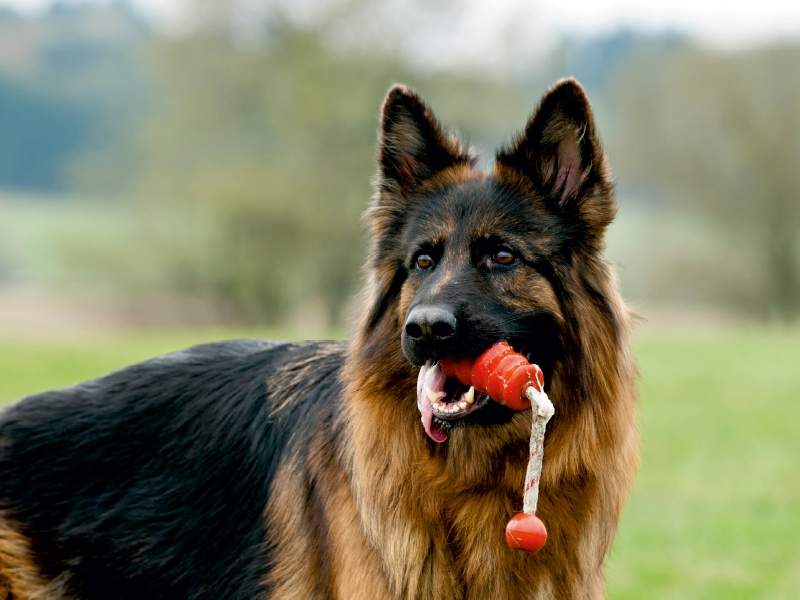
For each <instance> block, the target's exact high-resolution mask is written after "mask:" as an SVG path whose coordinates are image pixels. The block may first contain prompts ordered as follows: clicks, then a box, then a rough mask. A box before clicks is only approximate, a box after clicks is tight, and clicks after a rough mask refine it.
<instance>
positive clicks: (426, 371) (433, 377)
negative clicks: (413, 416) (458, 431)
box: [417, 361, 447, 443]
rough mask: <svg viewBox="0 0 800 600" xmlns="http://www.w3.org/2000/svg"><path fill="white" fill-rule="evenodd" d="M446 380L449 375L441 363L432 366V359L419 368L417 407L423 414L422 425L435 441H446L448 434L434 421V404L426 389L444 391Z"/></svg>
mask: <svg viewBox="0 0 800 600" xmlns="http://www.w3.org/2000/svg"><path fill="white" fill-rule="evenodd" d="M445 381H447V376H446V375H445V374H444V371H442V368H441V367H440V366H439V363H436V364H435V365H433V366H431V361H428V362H426V363H425V364H424V365H423V366H422V368H421V369H420V370H419V378H418V379H417V408H419V412H420V414H421V415H422V426H423V427H424V428H425V433H427V434H428V437H429V438H431V439H432V440H433V441H434V442H438V443H441V442H444V441H445V440H446V439H447V434H446V433H445V432H444V431H442V430H441V429H439V427H438V426H437V425H436V424H435V423H434V422H433V406H432V405H431V399H430V398H429V397H428V393H427V391H426V390H427V389H430V390H431V391H432V392H434V393H438V392H444V383H445Z"/></svg>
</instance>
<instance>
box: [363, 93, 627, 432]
mask: <svg viewBox="0 0 800 600" xmlns="http://www.w3.org/2000/svg"><path fill="white" fill-rule="evenodd" d="M378 162H379V172H378V177H377V182H376V184H377V185H376V187H377V192H376V196H375V200H374V201H373V204H372V206H371V208H370V210H369V211H368V213H367V221H368V223H369V225H370V229H371V234H372V243H373V246H372V256H371V264H370V266H371V269H370V270H371V273H372V278H373V279H372V281H371V286H370V291H371V297H370V298H368V302H369V310H368V314H367V317H366V319H365V321H364V323H362V328H361V333H362V345H363V346H366V347H367V348H370V347H371V348H372V349H371V350H369V349H368V350H367V351H368V352H371V353H372V356H373V357H374V358H376V359H378V358H380V357H381V355H382V352H381V351H380V349H379V348H378V346H377V345H375V344H374V343H366V341H365V340H366V339H367V337H368V336H372V338H373V339H382V342H381V343H384V345H385V347H388V348H390V349H391V348H397V346H398V344H399V346H400V347H401V348H402V356H403V357H404V359H405V360H406V361H407V363H406V364H411V365H416V366H422V365H426V364H427V365H431V364H433V363H435V362H436V361H437V360H439V359H442V358H444V357H457V358H461V357H477V356H478V355H480V354H481V353H482V352H483V351H485V350H486V349H487V348H489V347H490V346H491V345H493V344H494V343H496V342H498V341H507V342H509V343H510V344H511V345H512V346H513V347H514V348H515V350H517V351H518V352H520V353H523V354H525V355H526V356H527V357H528V359H529V360H530V361H531V362H533V363H536V364H538V365H539V366H540V367H542V369H543V370H544V373H545V379H546V381H548V382H549V381H550V376H551V375H552V373H553V370H554V369H555V368H556V365H557V364H558V362H559V360H560V359H561V357H562V355H563V354H564V352H565V343H566V342H565V335H564V331H565V328H569V326H570V323H569V321H570V319H574V314H572V313H571V312H570V311H569V310H567V309H565V303H568V301H569V299H568V298H567V296H568V295H569V290H568V288H569V285H570V283H574V280H575V279H576V278H578V279H580V278H581V277H583V276H584V275H585V274H584V273H582V272H581V271H582V270H583V269H584V268H585V265H587V264H589V263H591V261H592V260H594V259H595V258H596V257H597V256H599V255H600V253H601V252H602V247H603V242H602V238H603V234H604V231H605V229H606V227H607V226H608V224H609V223H610V222H611V220H612V218H613V216H614V213H615V210H616V205H615V202H614V197H613V186H612V184H611V182H610V179H609V176H608V173H607V168H606V163H605V158H604V155H603V152H602V149H601V146H600V143H599V140H598V138H597V136H596V134H595V130H594V122H593V118H592V113H591V109H590V105H589V102H588V100H587V98H586V95H585V93H584V91H583V89H582V88H581V86H580V85H579V84H578V83H577V82H576V81H574V80H571V79H568V80H563V81H561V82H559V83H557V84H556V85H555V86H554V87H553V88H551V89H550V91H549V92H547V94H546V95H545V97H544V98H543V100H542V102H541V104H540V105H539V107H538V108H537V110H536V111H535V112H534V114H533V116H532V117H531V118H530V120H529V122H528V123H527V125H526V127H525V129H524V131H523V132H522V134H521V135H519V137H518V138H517V139H516V140H515V141H514V142H513V143H511V144H510V145H509V146H508V147H507V148H504V149H503V150H501V151H500V152H499V153H498V154H497V156H496V162H495V167H494V171H493V172H490V173H489V172H484V171H481V170H479V169H477V168H476V167H475V159H474V157H473V156H472V155H471V154H470V152H469V151H467V150H465V149H464V148H463V147H462V145H461V143H460V142H459V141H458V139H457V138H455V137H453V136H450V135H448V134H447V133H445V132H444V130H443V129H442V127H441V126H440V124H439V123H438V121H437V120H436V119H435V118H434V116H433V114H432V113H431V111H430V109H429V108H428V107H427V106H426V105H425V103H424V102H423V101H422V100H421V99H420V98H419V97H418V96H417V95H416V94H415V93H414V92H412V91H410V90H408V89H407V88H404V87H402V86H396V87H393V88H392V89H391V90H390V92H389V94H388V96H387V98H386V100H385V102H384V105H383V112H382V122H381V136H380V146H379V156H378ZM589 287H591V286H589ZM386 337H389V338H390V339H389V340H386V339H385V338H386ZM397 354H399V353H398V352H396V353H395V354H394V355H392V354H391V353H388V354H385V356H384V357H385V358H386V360H389V361H392V362H394V361H397V360H398V359H399V357H398V356H397ZM443 385H444V389H443V391H444V393H445V395H444V396H443V397H442V398H440V399H439V401H438V402H435V403H434V404H433V422H434V429H436V428H438V429H439V430H440V431H446V430H447V429H448V428H450V427H454V426H458V425H467V424H473V423H490V422H494V423H497V422H503V421H506V420H509V419H510V418H511V411H510V410H509V409H507V408H505V407H503V406H501V405H498V404H496V403H493V402H488V401H487V398H485V397H480V396H479V397H477V398H475V399H473V402H470V403H468V405H467V406H466V407H465V406H464V396H463V394H464V392H465V391H467V388H466V387H465V386H463V385H462V384H460V383H459V382H458V381H456V380H454V379H453V380H449V379H448V380H447V381H446V382H445V383H444V384H443ZM469 398H470V399H472V396H471V395H469ZM426 429H427V427H426ZM428 433H429V435H431V432H430V431H428ZM432 437H433V436H432ZM434 439H436V438H435V437H434Z"/></svg>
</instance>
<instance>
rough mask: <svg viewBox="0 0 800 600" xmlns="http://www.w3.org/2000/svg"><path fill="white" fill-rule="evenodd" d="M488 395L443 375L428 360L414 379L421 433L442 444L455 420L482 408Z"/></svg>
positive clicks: (439, 369) (433, 363)
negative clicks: (420, 419)
mask: <svg viewBox="0 0 800 600" xmlns="http://www.w3.org/2000/svg"><path fill="white" fill-rule="evenodd" d="M488 402H489V396H488V395H486V394H480V393H478V392H476V391H475V388H474V387H471V386H466V385H464V384H463V383H461V382H460V381H458V380H457V379H452V378H449V377H447V376H446V375H445V374H444V371H443V370H442V368H441V366H440V365H439V363H438V362H432V361H428V362H426V363H425V364H424V365H423V366H422V367H421V368H420V371H419V378H418V379H417V407H418V408H419V411H420V415H421V417H422V425H423V427H424V428H425V433H427V434H428V437H430V438H431V439H432V440H433V441H434V442H439V443H441V442H444V441H445V440H446V439H447V430H448V429H449V428H450V427H451V426H452V425H453V424H454V422H455V421H458V420H460V419H463V418H464V417H466V416H467V415H470V414H472V413H474V412H475V411H477V410H479V409H481V408H483V407H484V406H485V405H486V404H487V403H488Z"/></svg>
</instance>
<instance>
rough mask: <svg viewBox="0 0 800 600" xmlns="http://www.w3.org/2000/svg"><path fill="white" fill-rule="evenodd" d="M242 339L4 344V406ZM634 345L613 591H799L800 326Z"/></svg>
mask: <svg viewBox="0 0 800 600" xmlns="http://www.w3.org/2000/svg"><path fill="white" fill-rule="evenodd" d="M246 335H248V334H247V333H246V332H227V331H226V332H220V331H197V332H190V333H183V332H177V333H163V334H156V333H138V334H131V335H126V336H118V337H106V338H98V339H90V340H84V341H80V342H77V343H76V342H74V341H69V342H67V341H62V342H58V343H53V342H47V343H45V342H42V341H31V340H28V341H8V340H7V341H2V340H0V403H5V402H9V401H12V400H14V399H16V398H18V397H20V396H23V395H25V394H29V393H34V392H38V391H41V390H45V389H48V388H53V387H58V386H64V385H69V384H72V383H75V382H77V381H81V380H83V379H87V378H89V377H93V376H96V375H99V374H102V373H105V372H108V371H110V370H112V369H115V368H117V367H121V366H123V365H126V364H129V363H131V362H134V361H138V360H142V359H145V358H147V357H150V356H153V355H156V354H159V353H163V352H168V351H170V350H175V349H179V348H181V347H184V346H186V345H190V344H193V343H199V342H203V341H209V340H213V339H221V338H224V337H240V336H246ZM249 335H256V336H259V337H264V336H269V335H270V332H256V333H255V334H254V333H253V332H250V333H249ZM637 352H638V357H639V364H640V367H641V372H642V382H641V392H642V410H641V425H642V438H643V461H642V468H641V471H640V473H639V477H638V480H637V483H636V487H635V489H634V491H633V494H632V496H631V499H630V501H629V502H628V504H627V506H626V508H625V512H624V514H623V519H622V525H621V528H620V531H619V535H618V537H617V542H616V545H615V547H614V550H613V553H612V556H611V559H610V561H609V565H608V583H609V595H610V597H611V598H613V599H619V600H622V599H637V600H639V599H651V598H652V599H676V600H677V599H680V600H691V599H694V598H704V599H705V598H708V599H712V598H713V599H716V598H720V599H726V600H728V599H733V600H735V599H743V598H753V599H756V598H758V599H761V598H769V599H787V600H788V599H790V598H797V597H798V594H800V592H798V590H800V331H798V330H797V329H794V330H791V331H784V332H782V331H777V330H749V331H740V332H735V333H733V332H732V333H725V334H715V335H708V336H701V335H698V336H693V337H691V338H686V337H677V336H674V337H670V336H664V335H652V334H650V335H644V336H642V337H641V338H640V340H639V342H638V344H637ZM545 460H546V458H545Z"/></svg>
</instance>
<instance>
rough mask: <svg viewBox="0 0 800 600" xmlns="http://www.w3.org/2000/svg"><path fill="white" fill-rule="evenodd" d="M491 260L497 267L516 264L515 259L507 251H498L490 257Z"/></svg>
mask: <svg viewBox="0 0 800 600" xmlns="http://www.w3.org/2000/svg"><path fill="white" fill-rule="evenodd" d="M492 260H493V261H494V262H496V263H497V264H498V265H512V264H514V263H515V262H517V257H516V256H514V254H513V253H512V252H509V251H508V250H498V251H497V252H495V253H494V255H493V256H492Z"/></svg>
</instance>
